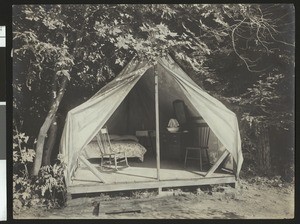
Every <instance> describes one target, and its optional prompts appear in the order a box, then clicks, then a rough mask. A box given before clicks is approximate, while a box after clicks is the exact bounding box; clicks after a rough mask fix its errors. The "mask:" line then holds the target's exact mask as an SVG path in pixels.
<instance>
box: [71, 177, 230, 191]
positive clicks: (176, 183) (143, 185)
mask: <svg viewBox="0 0 300 224" xmlns="http://www.w3.org/2000/svg"><path fill="white" fill-rule="evenodd" d="M230 183H231V184H235V183H236V180H235V176H234V175H232V176H226V177H225V176H224V177H207V178H201V179H196V180H165V181H162V180H161V181H147V182H136V183H114V184H103V183H99V184H94V185H76V186H69V187H68V188H67V191H68V193H70V194H84V193H102V192H112V191H123V190H140V189H151V188H165V187H184V186H197V185H199V186H200V185H212V184H230Z"/></svg>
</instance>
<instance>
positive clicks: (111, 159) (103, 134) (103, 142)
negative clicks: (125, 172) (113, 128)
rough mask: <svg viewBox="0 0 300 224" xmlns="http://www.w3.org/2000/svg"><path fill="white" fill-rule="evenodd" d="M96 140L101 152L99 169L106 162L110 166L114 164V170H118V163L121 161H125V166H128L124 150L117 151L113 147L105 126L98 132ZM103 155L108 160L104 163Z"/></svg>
mask: <svg viewBox="0 0 300 224" xmlns="http://www.w3.org/2000/svg"><path fill="white" fill-rule="evenodd" d="M97 142H98V146H99V149H100V154H101V163H100V167H101V169H103V167H104V165H106V164H107V163H108V164H109V166H110V168H111V165H112V164H114V167H115V170H118V163H121V162H125V163H126V166H127V167H129V165H128V161H127V156H126V152H117V151H115V150H114V149H113V147H112V145H111V143H110V138H109V135H108V130H107V127H105V128H102V129H101V130H100V131H99V132H98V134H97ZM104 157H108V161H106V162H105V163H104ZM118 159H119V160H118Z"/></svg>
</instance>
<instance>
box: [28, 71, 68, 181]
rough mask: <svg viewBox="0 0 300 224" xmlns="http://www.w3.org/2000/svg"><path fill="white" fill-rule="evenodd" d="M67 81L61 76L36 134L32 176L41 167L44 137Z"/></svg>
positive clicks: (36, 173) (35, 174)
mask: <svg viewBox="0 0 300 224" xmlns="http://www.w3.org/2000/svg"><path fill="white" fill-rule="evenodd" d="M67 83H68V78H67V77H66V76H63V77H62V82H61V84H60V88H59V91H58V94H57V96H56V98H55V100H54V101H53V103H52V105H51V108H50V110H49V112H48V115H47V117H46V119H45V121H44V123H43V125H42V127H41V129H40V132H39V135H38V139H37V144H36V155H35V160H34V163H33V169H32V172H31V174H32V175H33V176H37V175H38V172H39V170H40V168H41V165H42V158H43V150H44V143H45V139H46V137H47V132H48V130H49V128H50V126H51V124H52V122H53V119H54V117H55V115H56V112H57V109H58V106H59V104H60V102H61V100H62V98H63V95H64V93H65V90H66V86H67Z"/></svg>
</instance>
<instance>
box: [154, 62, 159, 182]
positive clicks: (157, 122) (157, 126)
mask: <svg viewBox="0 0 300 224" xmlns="http://www.w3.org/2000/svg"><path fill="white" fill-rule="evenodd" d="M154 75H155V77H154V80H155V129H156V130H155V132H156V134H155V136H156V167H157V180H160V148H159V147H160V145H159V108H158V75H157V69H156V66H154Z"/></svg>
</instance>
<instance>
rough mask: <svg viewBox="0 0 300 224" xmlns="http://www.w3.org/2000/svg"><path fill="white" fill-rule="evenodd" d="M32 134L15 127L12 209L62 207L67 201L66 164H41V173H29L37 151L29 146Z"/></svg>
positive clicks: (18, 210) (16, 212)
mask: <svg viewBox="0 0 300 224" xmlns="http://www.w3.org/2000/svg"><path fill="white" fill-rule="evenodd" d="M28 139H29V137H28V136H26V135H25V133H20V132H18V131H17V130H14V135H13V211H14V213H15V214H18V213H20V212H21V211H22V209H24V208H29V207H45V208H55V207H61V206H63V205H64V203H65V194H66V190H65V185H64V180H63V170H64V165H63V164H62V163H60V162H58V163H56V164H54V165H53V166H47V167H42V168H41V171H40V174H39V176H38V177H37V178H36V179H33V178H31V177H30V176H29V173H28V166H30V165H31V164H32V162H33V158H34V156H35V152H34V150H33V149H30V148H28V144H27V141H28Z"/></svg>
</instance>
